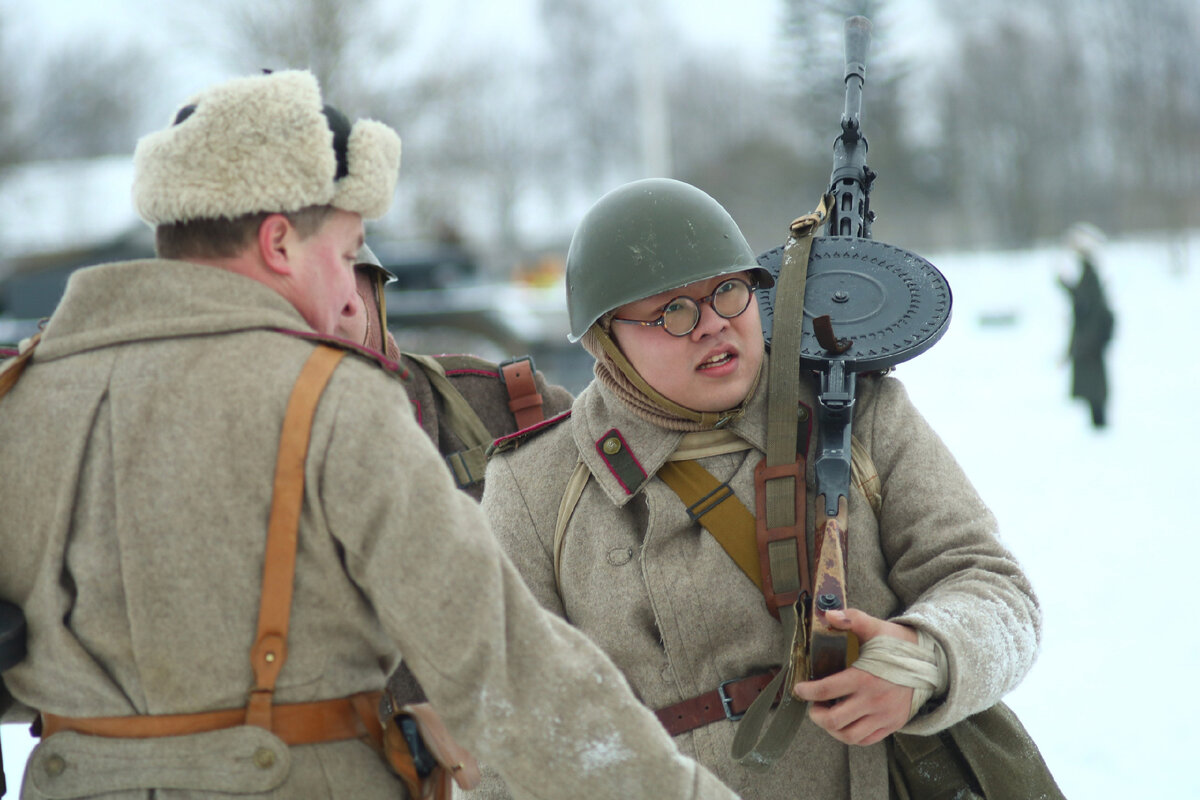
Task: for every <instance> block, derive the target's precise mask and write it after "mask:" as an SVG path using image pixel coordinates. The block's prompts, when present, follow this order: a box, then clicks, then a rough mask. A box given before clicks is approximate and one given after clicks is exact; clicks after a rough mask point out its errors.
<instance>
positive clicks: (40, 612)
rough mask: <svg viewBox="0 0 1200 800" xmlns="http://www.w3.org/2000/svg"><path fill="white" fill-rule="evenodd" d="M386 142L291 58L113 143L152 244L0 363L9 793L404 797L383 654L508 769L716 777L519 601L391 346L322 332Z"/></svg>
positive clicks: (74, 288) (554, 624)
mask: <svg viewBox="0 0 1200 800" xmlns="http://www.w3.org/2000/svg"><path fill="white" fill-rule="evenodd" d="M399 157H400V141H399V137H398V136H397V135H396V134H395V132H394V131H392V130H391V129H390V128H387V127H386V126H384V125H382V124H381V123H377V122H371V121H369V120H358V121H356V122H354V123H350V122H349V121H348V120H347V119H346V118H345V117H343V116H342V115H341V114H339V113H337V112H336V111H335V110H333V109H331V108H330V107H328V106H326V105H324V103H323V100H322V98H321V94H320V89H319V87H318V86H317V82H316V80H315V79H314V78H313V76H312V75H311V74H310V73H308V72H303V71H285V72H276V73H272V74H269V75H260V76H253V77H247V78H239V79H234V80H232V81H228V82H225V83H222V84H219V85H217V86H215V87H210V88H208V89H206V90H203V91H201V92H199V93H198V94H197V95H196V96H195V97H193V98H192V99H191V100H190V101H189V102H188V103H187V104H186V105H184V106H183V107H182V108H180V109H179V111H178V112H177V113H176V114H175V115H174V116H173V118H172V120H171V122H170V124H169V125H167V126H166V127H165V128H164V129H162V130H160V131H157V132H155V133H152V134H150V135H149V136H147V137H145V138H144V139H142V141H141V142H139V144H138V147H137V150H136V153H135V156H134V162H135V181H134V199H135V204H136V206H137V209H138V211H139V213H140V214H141V215H142V217H143V218H144V219H146V220H147V221H148V222H149V223H151V224H152V225H154V226H156V242H157V247H158V250H159V252H160V256H161V257H160V258H155V259H147V260H142V261H133V262H123V263H117V264H106V265H100V266H97V267H92V268H89V269H85V270H81V271H79V272H77V273H75V274H74V275H73V276H72V278H71V282H70V283H69V284H68V287H67V290H66V293H65V295H64V297H63V299H62V301H61V303H60V305H59V307H58V308H57V309H56V311H55V313H54V315H53V316H52V317H51V319H50V321H49V323H48V324H47V326H46V328H45V331H44V333H43V335H42V337H41V339H40V341H37V342H33V341H30V342H27V343H23V344H22V347H21V353H20V354H19V355H18V356H17V357H16V358H14V359H11V360H9V361H6V362H5V363H4V366H3V367H2V368H0V390H2V389H5V388H7V394H4V395H3V397H2V399H0V441H3V442H4V446H3V447H2V448H0V473H2V474H3V475H4V476H5V480H6V484H5V490H6V499H5V504H4V513H3V514H0V553H3V557H2V558H0V600H4V601H8V602H13V603H16V604H17V605H19V606H20V607H21V609H22V610H23V611H24V615H25V618H26V622H27V632H28V653H27V655H26V657H25V658H24V659H23V660H22V661H21V662H20V663H18V664H17V665H16V666H14V667H12V668H11V669H9V670H7V671H6V672H5V674H4V684H5V686H6V687H7V688H8V690H9V691H10V692H11V694H12V696H13V698H15V700H16V701H18V702H20V703H22V704H24V705H26V706H28V707H31V708H34V709H37V711H38V712H39V719H40V725H39V727H38V732H39V733H40V735H41V737H42V739H41V742H40V743H39V744H38V746H37V747H36V748H35V749H34V751H33V754H32V755H31V757H30V759H29V762H28V765H27V768H26V773H25V780H24V785H23V787H22V797H25V798H50V797H54V798H60V800H70V799H71V798H82V797H92V796H103V797H105V798H116V799H118V800H126V799H128V800H134V798H137V799H139V800H141V799H144V798H149V797H177V796H178V797H184V796H186V797H189V798H210V797H229V796H233V795H236V796H239V797H287V798H299V799H301V800H303V798H329V797H354V798H367V799H368V800H369V799H370V798H385V797H388V798H392V797H404V796H406V791H405V785H404V784H403V783H402V782H401V779H400V777H398V776H397V775H396V774H395V773H393V772H392V770H391V768H390V767H391V766H393V765H394V764H395V762H394V761H392V760H385V759H384V758H382V757H381V755H383V752H381V748H385V747H386V748H388V749H387V750H386V752H388V753H393V750H392V749H391V747H392V745H393V744H394V743H395V740H394V737H388V736H386V735H384V733H383V732H382V731H381V730H380V726H379V724H378V719H377V717H376V713H375V708H376V703H377V702H378V699H379V696H380V693H381V690H382V689H383V686H384V681H385V679H386V677H387V675H388V673H389V672H390V671H391V669H392V668H394V667H395V665H396V663H397V662H398V660H399V659H400V658H401V657H403V658H404V660H405V661H406V662H407V663H408V664H409V666H410V667H411V668H412V671H413V673H414V674H415V675H416V676H417V678H418V679H419V680H420V681H421V684H422V686H423V687H424V689H425V690H426V691H427V692H428V694H429V697H430V699H431V701H433V702H434V703H435V704H436V705H437V707H438V710H439V711H440V712H441V714H442V717H443V718H444V720H445V724H446V726H447V728H448V729H449V731H450V732H451V733H452V734H453V735H454V737H455V738H456V739H458V740H459V741H461V742H462V743H463V745H464V746H466V747H468V748H470V749H471V750H473V751H474V752H477V753H478V754H479V755H480V756H482V757H484V758H487V759H489V760H490V761H494V762H495V763H497V764H498V765H499V766H500V768H501V769H502V770H503V771H504V772H505V775H506V777H508V778H509V779H510V780H511V781H512V782H513V783H514V784H515V785H516V786H518V787H520V790H521V791H522V792H525V793H528V794H529V795H532V796H538V797H561V798H570V797H578V796H581V795H583V796H588V797H603V798H612V800H616V799H617V798H627V797H632V796H639V795H642V796H653V797H672V798H681V800H682V799H683V798H709V797H711V798H730V797H732V796H733V795H732V793H731V792H729V790H728V789H726V788H725V787H723V786H721V785H720V784H719V782H718V781H716V780H715V779H714V778H713V777H712V775H711V774H710V773H709V772H708V771H707V770H705V769H703V768H701V767H699V766H698V765H696V764H695V763H694V762H693V761H691V760H688V759H686V758H680V757H679V755H678V753H677V751H676V749H675V747H674V746H673V744H672V742H671V740H670V739H669V738H668V737H667V736H666V735H665V734H664V733H663V731H662V730H661V729H660V728H659V727H658V725H657V723H656V722H655V721H654V719H653V717H652V716H651V715H649V714H648V713H647V712H646V711H645V709H644V708H642V707H641V706H640V705H639V704H638V703H637V701H636V700H635V698H634V697H633V696H632V694H631V693H630V691H629V688H628V686H627V685H626V683H625V681H624V680H623V679H622V678H621V676H620V674H619V673H618V672H617V670H616V669H615V668H614V667H613V665H612V664H611V663H610V662H608V660H607V659H606V658H604V656H603V654H601V653H600V652H599V650H598V649H596V648H595V647H594V646H593V645H591V644H590V643H589V642H588V641H587V640H586V638H585V637H583V636H581V635H580V634H579V633H578V632H577V631H574V630H572V629H571V628H570V627H569V626H567V625H564V624H562V622H561V621H560V620H557V619H555V618H553V617H552V616H551V615H549V614H546V613H545V612H544V611H543V610H542V609H541V608H540V607H539V606H538V605H537V603H536V602H535V600H534V599H533V598H532V597H531V596H530V594H529V592H528V590H527V589H526V588H525V586H524V584H523V582H522V581H521V579H520V577H519V576H518V575H517V574H516V572H515V571H514V570H513V569H512V566H511V564H509V562H508V561H507V559H506V558H504V557H503V555H502V553H500V551H499V549H498V547H497V545H496V543H495V541H494V539H493V537H492V536H491V534H490V532H489V530H488V527H487V523H486V520H485V518H484V517H483V516H482V514H481V513H480V511H479V508H478V505H477V504H476V503H475V502H474V500H472V499H471V498H469V497H467V496H466V495H465V494H464V493H463V492H461V491H459V489H458V488H457V486H456V485H455V483H454V481H453V480H452V479H451V476H450V474H449V472H448V470H447V469H446V467H445V462H444V461H443V460H442V458H441V456H440V454H439V453H438V452H437V450H436V449H435V448H434V447H433V446H432V445H431V444H430V442H429V439H428V437H427V436H426V435H425V434H424V433H423V432H422V431H421V430H420V428H419V427H418V426H417V425H416V424H415V421H414V419H413V415H412V413H411V409H410V408H409V404H408V401H407V399H406V395H405V391H404V388H403V383H402V382H403V380H404V376H403V370H401V369H399V368H398V367H397V366H396V365H395V364H394V363H391V362H388V361H387V360H386V359H382V360H381V359H379V358H374V357H363V355H362V353H361V352H360V351H359V350H358V349H355V351H354V352H347V351H346V349H345V348H340V347H331V346H330V345H329V342H331V341H334V340H335V331H336V328H337V325H338V321H339V320H340V319H341V318H343V317H349V316H353V315H354V314H355V313H356V311H357V304H358V303H359V302H360V301H359V299H358V296H357V293H356V290H355V280H354V265H355V261H356V257H357V252H358V250H359V248H360V247H361V245H362V243H363V219H364V218H377V217H380V216H382V215H383V214H384V213H386V211H387V208H388V206H389V205H390V203H391V200H392V195H393V192H394V187H395V182H396V177H397V171H398V168H399ZM17 370H23V371H22V372H20V373H17V372H16V371H17ZM14 375H18V376H19V379H18V380H16V382H15V384H12V385H11V386H10V385H9V379H10V378H12V377H13V376H14Z"/></svg>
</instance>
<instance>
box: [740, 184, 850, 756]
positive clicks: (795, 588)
mask: <svg viewBox="0 0 1200 800" xmlns="http://www.w3.org/2000/svg"><path fill="white" fill-rule="evenodd" d="M832 201H833V198H832V197H831V196H829V195H823V196H822V197H821V202H820V203H819V204H818V205H817V208H816V209H815V210H814V211H813V212H812V213H811V214H805V215H804V216H802V217H800V218H799V219H797V220H795V221H793V222H792V224H791V226H790V234H791V235H790V236H789V237H788V241H787V245H786V246H785V247H784V251H783V263H782V265H781V266H780V271H779V279H778V280H777V282H776V286H775V326H774V330H773V334H772V341H771V363H770V371H769V373H768V376H767V446H766V455H765V457H764V458H763V461H762V463H761V464H760V465H759V467H758V469H756V470H755V494H756V496H757V497H756V500H757V504H758V506H759V508H758V509H757V510H758V513H759V520H758V530H757V534H756V538H757V540H758V547H759V550H760V552H766V558H765V559H762V566H763V567H765V568H766V570H765V572H764V575H763V583H764V585H767V586H768V587H769V588H770V594H768V595H767V606H768V608H772V610H773V612H774V613H777V614H778V616H779V621H780V622H781V623H782V624H783V626H784V630H785V631H787V632H789V633H790V635H789V636H787V637H785V642H786V643H787V644H786V647H785V650H784V651H783V652H782V653H780V662H781V665H782V666H781V669H780V670H779V674H778V675H776V676H775V680H774V681H772V684H773V686H768V687H767V689H766V690H765V691H763V692H762V694H760V695H759V696H758V699H756V700H755V701H754V703H753V704H751V706H750V708H749V709H748V710H747V711H746V716H745V717H743V718H742V720H741V722H739V723H738V729H737V733H736V734H735V735H734V739H733V745H732V748H731V755H732V756H733V758H734V759H736V760H737V761H738V762H739V763H740V764H742V765H743V766H745V767H747V768H750V769H768V768H770V767H771V765H773V764H774V763H775V762H776V761H777V760H779V757H780V756H782V755H783V753H784V752H785V751H786V750H787V748H788V746H789V745H790V744H791V742H792V740H793V739H794V738H795V735H796V731H797V730H798V729H799V727H800V723H801V722H802V721H803V720H804V710H805V704H804V703H803V702H801V701H799V700H797V699H796V698H795V697H794V696H793V695H792V686H793V685H794V684H795V682H796V677H795V671H796V663H797V658H796V656H797V655H803V656H804V657H806V655H804V654H805V653H806V648H807V633H808V632H807V630H806V625H807V620H806V619H805V613H806V612H805V609H806V606H807V603H808V600H809V598H810V597H811V594H812V590H811V573H810V571H809V563H808V540H807V537H806V535H805V531H804V528H805V524H806V510H805V500H806V498H807V494H808V490H807V487H806V486H805V484H804V470H805V455H806V451H800V450H799V447H798V442H797V437H798V433H799V418H798V412H799V405H800V349H801V348H800V345H801V339H802V336H803V329H804V324H803V323H804V290H805V285H806V282H807V277H808V260H809V256H810V255H811V253H812V236H813V233H814V232H815V231H816V229H817V228H818V226H819V225H820V224H821V223H822V222H823V221H824V220H825V217H826V216H827V215H828V213H829V208H830V205H831V203H832ZM802 663H803V660H802ZM805 677H807V676H805ZM780 687H782V688H783V691H782V692H779V694H780V701H779V705H778V706H777V707H776V708H775V710H774V712H772V711H771V704H772V702H773V700H774V695H775V692H778V691H779V688H780Z"/></svg>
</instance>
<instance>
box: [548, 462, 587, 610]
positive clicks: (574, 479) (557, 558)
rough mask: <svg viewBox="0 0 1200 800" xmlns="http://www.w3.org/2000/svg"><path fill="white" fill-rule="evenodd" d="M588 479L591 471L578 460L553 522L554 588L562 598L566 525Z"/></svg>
mask: <svg viewBox="0 0 1200 800" xmlns="http://www.w3.org/2000/svg"><path fill="white" fill-rule="evenodd" d="M590 477H592V472H591V470H589V469H588V465H587V464H585V463H583V461H582V460H580V461H579V463H578V464H576V465H575V470H574V471H573V472H572V473H571V477H570V478H568V479H567V488H566V491H564V492H563V496H562V501H561V502H560V503H559V504H558V519H556V520H555V522H554V588H555V589H557V590H558V596H559V597H562V583H561V581H560V580H559V577H560V575H561V574H562V548H563V542H565V541H566V538H567V525H568V524H569V523H570V522H571V515H572V514H574V513H575V506H577V505H579V498H580V497H582V496H583V489H584V487H585V486H587V482H588V478H590Z"/></svg>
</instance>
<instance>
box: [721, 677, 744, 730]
mask: <svg viewBox="0 0 1200 800" xmlns="http://www.w3.org/2000/svg"><path fill="white" fill-rule="evenodd" d="M740 680H741V678H730V679H729V680H727V681H721V683H720V684H718V685H717V696H718V697H720V698H721V708H722V709H723V710H724V711H725V719H727V720H729V721H730V722H737V721H738V720H739V719H741V718H742V717H744V716H746V712H745V711H743V712H741V713H739V714H735V713H733V698H732V697H730V696H729V693H728V692H726V691H725V687H726V686H728V685H729V684H731V683H737V682H738V681H740Z"/></svg>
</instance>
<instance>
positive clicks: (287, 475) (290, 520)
mask: <svg viewBox="0 0 1200 800" xmlns="http://www.w3.org/2000/svg"><path fill="white" fill-rule="evenodd" d="M345 355H346V351H345V350H337V349H334V348H332V347H328V346H326V345H321V346H319V347H317V348H316V349H315V350H313V353H312V355H311V356H309V357H308V361H306V362H305V363H304V367H303V369H301V370H300V377H299V378H297V379H296V385H295V386H294V387H292V394H291V397H290V398H289V399H288V404H287V411H286V412H285V414H284V417H283V431H282V433H281V434H280V436H279V455H278V457H277V458H276V461H275V486H274V489H273V491H272V495H271V516H270V519H269V520H268V522H267V548H266V556H265V558H264V561H263V582H262V598H261V600H260V601H259V608H258V633H257V635H256V636H255V640H254V646H253V647H252V648H251V650H250V666H251V667H252V668H253V670H254V688H253V689H252V690H251V692H250V699H249V702H247V704H246V724H247V725H257V726H259V727H260V728H266V729H267V730H271V727H272V726H271V698H272V696H273V694H274V692H275V681H276V680H277V679H278V677H279V672H280V670H282V669H283V663H284V661H286V660H287V635H288V622H289V620H290V618H291V613H292V588H293V587H292V584H293V581H294V578H295V573H296V543H297V535H298V533H299V530H300V508H301V506H302V505H303V502H304V461H305V458H306V457H307V455H308V438H309V434H310V433H311V432H312V422H313V417H314V416H315V414H316V410H317V402H318V401H319V400H320V399H321V393H322V392H324V391H325V384H326V383H328V382H329V377H330V376H331V375H332V374H333V370H334V369H335V368H336V367H337V365H338V362H340V361H341V360H342V358H343V357H344V356H345Z"/></svg>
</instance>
